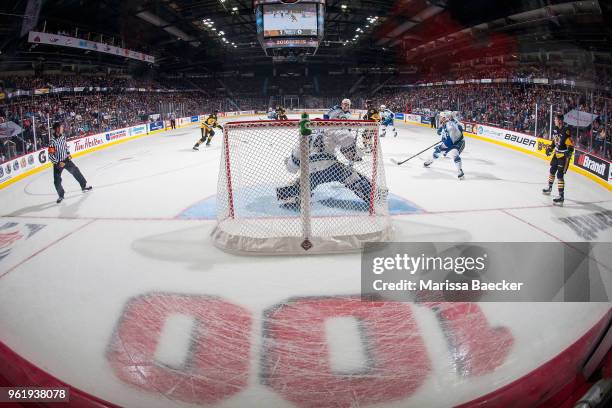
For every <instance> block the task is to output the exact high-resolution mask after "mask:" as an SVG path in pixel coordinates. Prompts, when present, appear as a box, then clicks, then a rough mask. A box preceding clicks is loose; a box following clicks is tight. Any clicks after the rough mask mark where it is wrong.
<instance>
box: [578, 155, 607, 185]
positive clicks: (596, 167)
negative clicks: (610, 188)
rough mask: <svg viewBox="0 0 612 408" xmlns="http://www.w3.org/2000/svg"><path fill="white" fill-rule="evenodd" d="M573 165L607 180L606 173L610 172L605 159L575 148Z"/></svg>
mask: <svg viewBox="0 0 612 408" xmlns="http://www.w3.org/2000/svg"><path fill="white" fill-rule="evenodd" d="M574 165H576V166H578V167H580V168H581V169H584V170H586V171H588V172H589V173H591V174H594V175H596V176H597V177H599V178H601V179H603V180H606V181H608V174H609V172H610V163H608V162H607V161H605V160H602V159H600V158H598V157H597V156H592V155H590V154H587V153H585V152H582V151H580V150H576V155H575V156H574Z"/></svg>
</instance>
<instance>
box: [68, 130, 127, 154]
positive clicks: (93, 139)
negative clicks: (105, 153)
mask: <svg viewBox="0 0 612 408" xmlns="http://www.w3.org/2000/svg"><path fill="white" fill-rule="evenodd" d="M123 131H124V132H125V129H123ZM122 136H125V134H123V135H122V134H121V133H119V132H118V131H113V132H108V133H100V134H97V135H93V136H86V137H82V138H79V139H75V140H69V141H68V149H70V153H72V154H74V153H80V152H82V151H85V150H89V149H93V148H94V147H97V146H100V145H103V144H105V143H108V142H110V141H111V140H114V139H116V138H119V137H122Z"/></svg>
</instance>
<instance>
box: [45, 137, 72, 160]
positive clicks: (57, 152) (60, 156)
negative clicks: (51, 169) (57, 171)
mask: <svg viewBox="0 0 612 408" xmlns="http://www.w3.org/2000/svg"><path fill="white" fill-rule="evenodd" d="M69 155H70V151H69V150H68V144H67V143H66V136H64V135H61V136H55V137H54V138H53V139H51V143H49V159H50V160H51V163H53V164H57V163H59V162H63V161H66V159H67V158H68V156H69Z"/></svg>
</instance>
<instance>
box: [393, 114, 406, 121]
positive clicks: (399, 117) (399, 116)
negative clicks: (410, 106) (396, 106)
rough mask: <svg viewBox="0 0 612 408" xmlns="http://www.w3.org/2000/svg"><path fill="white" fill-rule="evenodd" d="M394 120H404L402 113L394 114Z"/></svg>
mask: <svg viewBox="0 0 612 408" xmlns="http://www.w3.org/2000/svg"><path fill="white" fill-rule="evenodd" d="M395 119H397V120H404V114H403V113H396V114H395Z"/></svg>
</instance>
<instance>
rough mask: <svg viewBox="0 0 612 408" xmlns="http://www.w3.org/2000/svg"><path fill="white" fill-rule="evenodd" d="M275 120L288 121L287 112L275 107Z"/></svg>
mask: <svg viewBox="0 0 612 408" xmlns="http://www.w3.org/2000/svg"><path fill="white" fill-rule="evenodd" d="M276 119H278V120H288V119H287V112H286V111H285V108H283V107H282V106H277V107H276Z"/></svg>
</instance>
